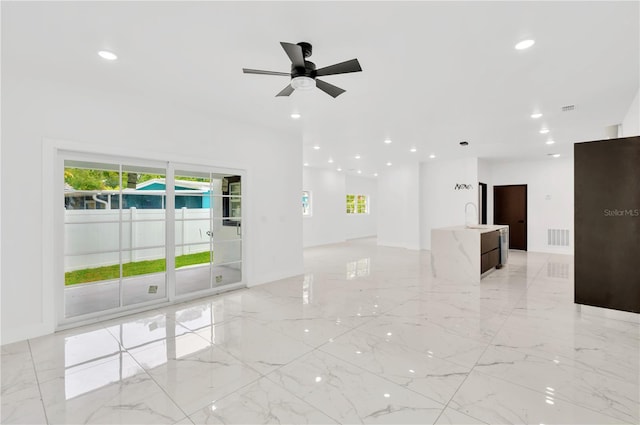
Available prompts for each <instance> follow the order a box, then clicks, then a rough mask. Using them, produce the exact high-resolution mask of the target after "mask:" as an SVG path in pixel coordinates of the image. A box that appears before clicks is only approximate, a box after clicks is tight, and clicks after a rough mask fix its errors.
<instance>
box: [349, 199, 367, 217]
mask: <svg viewBox="0 0 640 425" xmlns="http://www.w3.org/2000/svg"><path fill="white" fill-rule="evenodd" d="M347 214H369V197H368V196H367V195H347Z"/></svg>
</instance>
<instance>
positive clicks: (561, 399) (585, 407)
mask: <svg viewBox="0 0 640 425" xmlns="http://www.w3.org/2000/svg"><path fill="white" fill-rule="evenodd" d="M476 372H477V373H479V374H480V375H483V376H485V377H488V378H491V379H497V380H499V381H502V382H506V383H507V384H511V385H515V386H517V387H520V388H524V389H525V390H529V391H532V392H534V393H537V394H540V395H546V394H545V393H543V392H541V391H538V390H534V389H533V388H530V387H527V386H526V385H522V384H519V383H517V382H512V381H509V380H508V379H505V378H502V377H500V376H496V375H492V374H489V373H487V372H483V371H481V370H477V371H476ZM553 397H554V399H558V400H560V401H562V402H564V403H567V404H570V405H572V406H575V407H578V408H580V409H585V410H590V411H592V412H594V413H598V414H600V415H602V416H607V417H608V418H610V419H613V420H615V421H623V422H621V424H628V425H634V424H635V422H627V421H624V420H623V419H620V418H617V417H615V416H611V415H610V414H608V413H604V412H602V411H599V410H595V409H592V408H591V407H587V406H586V405H580V404H578V403H576V402H574V401H572V400H569V399H567V398H563V397H561V396H558V395H554V396H553Z"/></svg>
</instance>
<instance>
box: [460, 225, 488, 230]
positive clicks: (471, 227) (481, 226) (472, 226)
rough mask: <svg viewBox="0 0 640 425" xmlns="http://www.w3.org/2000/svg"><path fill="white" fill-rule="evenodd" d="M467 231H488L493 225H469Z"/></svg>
mask: <svg viewBox="0 0 640 425" xmlns="http://www.w3.org/2000/svg"><path fill="white" fill-rule="evenodd" d="M465 227H466V228H467V229H488V228H490V227H492V225H491V224H467V225H466V226H465Z"/></svg>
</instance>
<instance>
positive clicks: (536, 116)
mask: <svg viewBox="0 0 640 425" xmlns="http://www.w3.org/2000/svg"><path fill="white" fill-rule="evenodd" d="M541 116H542V114H541V113H540V112H536V113H535V114H531V118H533V119H534V120H535V119H537V118H540V117H541Z"/></svg>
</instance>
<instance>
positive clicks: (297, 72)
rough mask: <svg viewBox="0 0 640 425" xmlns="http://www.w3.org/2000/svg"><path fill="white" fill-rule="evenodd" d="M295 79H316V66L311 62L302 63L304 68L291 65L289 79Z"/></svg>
mask: <svg viewBox="0 0 640 425" xmlns="http://www.w3.org/2000/svg"><path fill="white" fill-rule="evenodd" d="M296 77H309V78H316V64H315V63H313V62H311V61H304V68H302V67H297V66H295V65H291V78H296Z"/></svg>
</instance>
